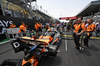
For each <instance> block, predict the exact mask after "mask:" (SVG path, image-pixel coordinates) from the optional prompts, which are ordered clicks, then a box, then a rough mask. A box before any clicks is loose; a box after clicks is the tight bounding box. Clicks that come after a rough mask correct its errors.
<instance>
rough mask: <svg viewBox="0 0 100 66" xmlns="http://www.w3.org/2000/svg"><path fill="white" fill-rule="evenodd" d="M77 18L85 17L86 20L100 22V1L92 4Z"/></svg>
mask: <svg viewBox="0 0 100 66" xmlns="http://www.w3.org/2000/svg"><path fill="white" fill-rule="evenodd" d="M76 16H77V17H83V19H84V20H86V19H88V18H94V19H95V22H96V21H98V20H100V0H98V1H92V2H90V3H89V4H88V5H87V6H86V7H85V8H84V9H83V10H82V11H81V12H79V13H78V14H77V15H76Z"/></svg>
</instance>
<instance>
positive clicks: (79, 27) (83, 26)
mask: <svg viewBox="0 0 100 66" xmlns="http://www.w3.org/2000/svg"><path fill="white" fill-rule="evenodd" d="M74 28H75V30H74V32H75V33H78V31H79V29H83V31H86V28H85V24H75V25H74Z"/></svg>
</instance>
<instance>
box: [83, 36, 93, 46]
mask: <svg viewBox="0 0 100 66" xmlns="http://www.w3.org/2000/svg"><path fill="white" fill-rule="evenodd" d="M91 36H92V34H89V36H88V35H87V34H86V35H85V38H84V46H87V47H88V41H89V38H90V37H91Z"/></svg>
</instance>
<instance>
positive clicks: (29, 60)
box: [1, 28, 61, 66]
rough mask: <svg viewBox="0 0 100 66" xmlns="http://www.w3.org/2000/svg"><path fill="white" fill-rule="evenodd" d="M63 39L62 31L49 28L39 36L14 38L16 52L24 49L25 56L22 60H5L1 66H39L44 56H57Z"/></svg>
mask: <svg viewBox="0 0 100 66" xmlns="http://www.w3.org/2000/svg"><path fill="white" fill-rule="evenodd" d="M60 40H61V37H60V33H59V32H58V31H57V30H56V29H55V28H51V29H48V30H47V32H46V33H45V34H42V35H41V36H40V37H39V38H37V39H36V38H34V36H32V37H22V38H18V39H17V40H14V41H13V42H12V43H11V45H12V46H13V49H14V51H15V53H17V52H20V51H24V54H25V56H24V58H23V59H22V60H20V61H21V62H20V63H19V62H16V61H18V59H17V60H12V59H9V60H5V61H4V62H3V63H2V64H1V66H6V65H7V63H8V66H37V65H38V61H39V60H40V59H41V57H43V56H54V57H55V56H56V55H57V52H58V47H59V42H60Z"/></svg>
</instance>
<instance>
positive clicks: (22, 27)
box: [19, 25, 25, 33]
mask: <svg viewBox="0 0 100 66" xmlns="http://www.w3.org/2000/svg"><path fill="white" fill-rule="evenodd" d="M19 28H20V30H19V33H20V32H21V30H23V31H25V26H24V25H21V26H20V27H19Z"/></svg>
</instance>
